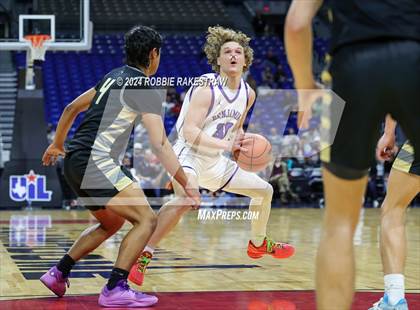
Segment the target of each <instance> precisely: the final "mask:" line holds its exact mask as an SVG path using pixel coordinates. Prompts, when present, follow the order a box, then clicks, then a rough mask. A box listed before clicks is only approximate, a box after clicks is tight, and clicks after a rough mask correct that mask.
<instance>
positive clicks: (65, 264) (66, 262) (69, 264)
mask: <svg viewBox="0 0 420 310" xmlns="http://www.w3.org/2000/svg"><path fill="white" fill-rule="evenodd" d="M75 263H76V262H75V261H74V260H73V258H71V256H70V255H68V254H66V255H64V256H63V258H62V259H61V260H60V261H59V262H58V264H57V269H58V270H60V271H61V272H62V273H63V277H64V278H67V277H68V276H69V274H70V270H71V269H72V268H73V266H74V264H75Z"/></svg>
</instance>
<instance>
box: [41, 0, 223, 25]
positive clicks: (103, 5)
mask: <svg viewBox="0 0 420 310" xmlns="http://www.w3.org/2000/svg"><path fill="white" fill-rule="evenodd" d="M79 3H80V2H79V0H55V1H51V0H40V1H39V13H40V14H51V13H52V12H54V14H55V15H56V21H57V24H58V25H59V27H60V29H63V27H64V29H68V30H70V29H69V28H71V23H75V22H76V23H77V21H78V18H79V17H78V16H79V12H80V8H79ZM91 19H92V21H93V23H94V25H95V30H106V31H118V30H126V29H127V28H129V27H131V26H133V25H135V24H145V25H153V26H155V27H156V28H157V29H159V30H171V29H177V31H178V32H179V31H183V30H188V31H194V30H205V29H207V27H208V25H217V24H219V25H223V26H229V25H231V23H230V19H229V16H228V14H227V10H226V8H225V6H224V4H223V2H222V1H221V0H215V1H213V0H163V1H154V0H92V1H91Z"/></svg>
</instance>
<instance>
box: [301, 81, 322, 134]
mask: <svg viewBox="0 0 420 310" xmlns="http://www.w3.org/2000/svg"><path fill="white" fill-rule="evenodd" d="M324 91H325V90H324V86H323V85H322V84H320V83H317V82H316V83H315V84H314V86H313V89H302V90H299V91H298V106H299V112H298V127H299V128H303V129H308V128H309V121H310V120H311V118H312V106H313V104H314V103H315V101H316V100H317V99H318V98H320V97H322V95H323V94H324Z"/></svg>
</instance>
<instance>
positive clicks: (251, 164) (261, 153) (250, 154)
mask: <svg viewBox="0 0 420 310" xmlns="http://www.w3.org/2000/svg"><path fill="white" fill-rule="evenodd" d="M245 139H246V140H244V142H243V144H242V146H243V147H244V148H246V149H247V151H239V150H238V151H235V152H234V154H233V157H234V159H235V161H236V162H237V163H238V165H239V167H241V168H242V169H244V170H246V171H250V172H259V171H262V170H264V169H265V168H266V167H267V165H268V164H269V162H270V161H271V157H272V156H271V144H270V142H269V141H268V140H267V139H266V138H265V137H263V136H262V135H259V134H254V133H246V134H245Z"/></svg>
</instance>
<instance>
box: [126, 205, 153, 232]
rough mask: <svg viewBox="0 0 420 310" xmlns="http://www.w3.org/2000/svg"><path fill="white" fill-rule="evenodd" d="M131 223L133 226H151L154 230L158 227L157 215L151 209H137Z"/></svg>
mask: <svg viewBox="0 0 420 310" xmlns="http://www.w3.org/2000/svg"><path fill="white" fill-rule="evenodd" d="M129 221H130V222H131V224H133V225H149V226H151V227H153V229H154V228H155V227H156V225H157V215H156V213H155V212H153V210H152V209H151V208H144V207H136V208H135V212H134V214H133V215H132V216H131V218H130V219H129Z"/></svg>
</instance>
